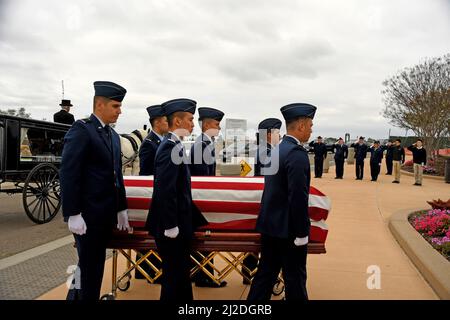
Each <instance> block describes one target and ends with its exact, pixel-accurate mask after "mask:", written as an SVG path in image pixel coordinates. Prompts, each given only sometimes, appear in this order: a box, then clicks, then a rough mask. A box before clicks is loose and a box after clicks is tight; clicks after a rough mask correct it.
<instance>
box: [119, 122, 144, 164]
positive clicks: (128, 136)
mask: <svg viewBox="0 0 450 320" xmlns="http://www.w3.org/2000/svg"><path fill="white" fill-rule="evenodd" d="M131 134H134V135H135V136H136V137H137V138H138V139H139V141H140V142H141V144H142V142H143V141H144V138H143V137H142V135H141V133H140V132H139V130H134V131H133V132H132V133H131ZM131 134H125V133H122V134H121V135H120V136H122V137H124V138H125V139H127V140H128V141H130V143H131V147H132V148H133V155H132V156H131V157H127V156H125V155H124V154H123V152H122V150H121V151H120V154H121V157H122V158H124V159H125V162H124V163H122V166H126V165H128V164H130V163H133V161H134V160H136V158H137V156H138V154H139V145H138V144H137V142H136V140H134V139H133V137H132V136H131Z"/></svg>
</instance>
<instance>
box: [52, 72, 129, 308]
mask: <svg viewBox="0 0 450 320" xmlns="http://www.w3.org/2000/svg"><path fill="white" fill-rule="evenodd" d="M94 88H95V96H94V111H93V113H92V114H91V116H90V117H89V118H88V119H85V120H78V121H76V122H75V123H74V124H73V125H72V127H71V128H70V130H69V131H68V132H67V134H66V136H65V138H64V149H63V154H62V161H61V168H60V171H59V178H60V182H61V196H62V210H63V216H64V221H66V222H68V225H69V230H70V231H71V232H72V233H73V234H74V237H75V242H76V246H77V251H78V259H79V260H78V267H79V272H80V274H79V275H80V276H81V277H80V279H81V283H74V288H72V289H71V290H69V293H68V295H67V299H69V300H98V299H99V297H100V288H101V285H102V278H103V269H104V266H105V256H106V246H107V243H108V241H109V239H110V237H111V233H112V231H113V229H114V228H115V227H116V226H117V228H118V229H120V230H127V229H128V230H129V224H128V212H127V201H126V197H125V187H124V184H123V177H122V160H121V158H122V157H121V151H120V140H119V135H118V134H117V133H116V132H115V131H114V129H113V128H111V127H110V126H109V125H110V124H111V123H116V122H117V119H118V118H119V115H120V113H121V106H122V100H123V98H124V97H125V93H126V92H127V91H126V90H125V89H124V88H123V87H121V86H119V85H118V84H115V83H113V82H109V81H96V82H94ZM77 278H78V277H77V274H75V277H74V279H75V280H77Z"/></svg>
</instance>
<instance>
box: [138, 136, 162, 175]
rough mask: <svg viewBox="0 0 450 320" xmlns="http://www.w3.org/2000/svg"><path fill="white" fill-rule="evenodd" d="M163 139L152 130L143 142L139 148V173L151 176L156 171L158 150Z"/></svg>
mask: <svg viewBox="0 0 450 320" xmlns="http://www.w3.org/2000/svg"><path fill="white" fill-rule="evenodd" d="M160 144H161V140H160V139H159V137H158V136H157V135H156V133H154V132H153V131H151V132H150V133H149V134H148V136H147V137H146V138H145V139H144V142H142V145H141V147H140V148H139V168H140V170H139V175H140V176H151V175H153V173H154V166H155V156H156V150H158V147H159V145H160Z"/></svg>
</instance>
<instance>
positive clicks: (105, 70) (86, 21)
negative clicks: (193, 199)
mask: <svg viewBox="0 0 450 320" xmlns="http://www.w3.org/2000/svg"><path fill="white" fill-rule="evenodd" d="M449 39H450V1H449V0H415V1H410V0H409V1H406V0H405V1H397V0H374V1H367V0H345V1H335V0H329V1H318V0H311V1H280V0H272V1H264V0H245V1H243V0H228V1H214V0H180V1H175V0H174V1H163V0H157V1H133V0H127V1H123V0H117V1H115V0H114V1H113V0H108V1H98V0H95V1H89V0H77V1H57V0H53V1H50V0H40V1H35V0H29V1H27V0H10V1H9V0H0V108H1V109H6V108H10V107H19V106H24V107H26V109H27V111H28V112H31V114H32V116H33V117H35V118H38V119H42V118H47V119H52V114H53V113H54V112H56V111H58V110H59V108H60V107H59V103H60V100H61V91H62V90H61V80H64V84H65V98H66V99H71V100H72V103H73V104H74V105H75V107H74V108H72V110H71V112H73V114H74V115H75V118H82V117H84V116H86V115H88V114H90V112H91V110H92V96H93V93H94V90H93V85H92V83H93V82H94V81H96V80H109V81H113V82H117V83H118V84H120V85H122V86H124V87H125V88H126V89H127V90H128V93H127V95H126V97H125V99H124V101H123V110H122V111H123V112H122V115H121V117H120V118H119V122H118V126H117V131H119V132H131V131H132V130H134V129H135V128H138V127H142V125H143V124H144V123H147V118H148V116H147V113H146V111H145V107H147V106H149V105H152V104H157V103H161V102H164V101H166V100H169V99H173V98H179V97H186V98H192V99H194V100H196V101H197V102H198V106H209V107H214V108H218V109H221V110H223V111H224V112H225V117H226V118H244V119H247V120H248V125H249V127H255V126H256V125H257V123H258V122H259V121H261V120H262V119H264V118H266V117H278V118H280V119H282V115H281V113H280V111H279V109H280V107H282V106H283V105H285V104H289V103H292V102H307V103H311V104H314V105H316V106H317V107H318V110H317V113H316V117H315V119H314V123H315V125H314V132H313V135H314V136H316V135H319V134H320V135H324V136H343V135H344V134H345V133H346V132H349V133H350V134H351V135H352V137H354V136H356V135H365V136H371V137H377V138H384V137H386V136H387V134H388V130H389V128H392V133H393V134H402V135H403V134H404V133H405V132H404V130H400V129H395V128H394V127H392V126H390V125H389V124H388V121H387V120H386V119H384V118H383V117H382V116H381V114H380V113H381V111H382V109H383V102H382V96H381V90H382V81H383V80H384V79H386V78H387V77H389V76H391V75H393V74H395V73H396V72H397V71H398V70H400V69H402V68H404V67H408V66H412V65H414V64H416V63H419V62H421V61H423V59H424V58H425V57H435V56H441V55H444V54H445V53H449V52H450V41H449ZM196 129H197V130H198V126H197V128H196Z"/></svg>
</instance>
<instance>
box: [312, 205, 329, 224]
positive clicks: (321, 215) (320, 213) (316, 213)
mask: <svg viewBox="0 0 450 320" xmlns="http://www.w3.org/2000/svg"><path fill="white" fill-rule="evenodd" d="M308 215H309V217H310V218H311V219H313V220H316V221H320V220H322V219H323V220H327V218H328V210H326V209H323V208H319V207H311V206H310V207H308Z"/></svg>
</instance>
